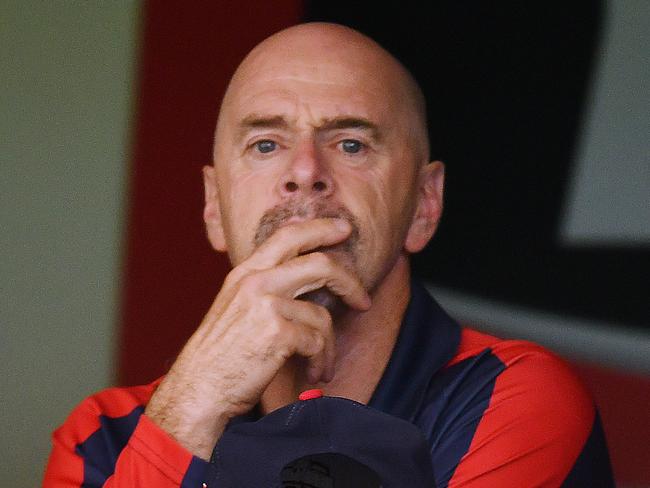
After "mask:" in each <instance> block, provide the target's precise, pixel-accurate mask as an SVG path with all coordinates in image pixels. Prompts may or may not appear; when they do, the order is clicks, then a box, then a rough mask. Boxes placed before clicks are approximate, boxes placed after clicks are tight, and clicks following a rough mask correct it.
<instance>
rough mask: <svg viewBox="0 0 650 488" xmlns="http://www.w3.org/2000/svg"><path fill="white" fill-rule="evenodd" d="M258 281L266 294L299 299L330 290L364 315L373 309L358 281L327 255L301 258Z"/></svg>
mask: <svg viewBox="0 0 650 488" xmlns="http://www.w3.org/2000/svg"><path fill="white" fill-rule="evenodd" d="M257 279H258V280H259V282H258V284H259V286H260V287H261V288H262V289H263V290H264V292H266V293H272V294H275V295H280V296H284V297H287V298H296V297H298V296H300V295H303V294H305V293H307V292H310V291H314V290H318V289H320V288H327V289H328V290H329V291H330V292H331V293H333V294H334V295H336V296H338V297H340V298H341V300H343V302H345V303H346V304H347V305H348V306H350V307H352V308H354V309H356V310H361V311H365V310H368V309H369V308H370V296H369V295H368V292H367V291H366V290H365V288H364V287H363V285H362V283H361V281H360V280H359V277H358V276H357V275H356V274H355V273H352V272H351V271H350V270H348V269H346V268H345V267H344V266H342V265H341V264H339V263H338V262H337V261H336V260H335V259H334V258H332V257H330V256H328V255H327V254H326V253H324V252H313V253H309V254H305V255H303V256H298V257H296V258H294V259H292V260H290V261H287V262H286V263H283V264H281V265H279V266H276V267H275V268H272V269H269V270H266V271H262V272H260V273H258V275H257Z"/></svg>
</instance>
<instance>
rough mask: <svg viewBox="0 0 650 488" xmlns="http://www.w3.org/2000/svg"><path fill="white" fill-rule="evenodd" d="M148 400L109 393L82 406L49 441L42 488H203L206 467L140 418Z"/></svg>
mask: <svg viewBox="0 0 650 488" xmlns="http://www.w3.org/2000/svg"><path fill="white" fill-rule="evenodd" d="M137 388H146V387H137ZM148 394H150V392H147V391H146V390H137V389H120V388H113V389H109V390H105V391H104V392H100V393H99V394H97V395H94V396H92V397H90V398H88V399H86V400H84V402H82V403H81V404H80V405H79V406H78V407H77V408H76V409H75V410H74V411H73V412H72V414H71V415H70V416H69V417H68V419H67V420H66V421H65V423H64V424H63V425H62V426H61V427H60V428H58V429H57V430H56V431H55V432H54V434H53V436H52V440H53V448H52V452H51V454H50V458H49V460H48V464H47V467H46V470H45V477H44V481H43V486H44V487H46V488H50V487H52V488H54V487H57V488H59V487H61V488H63V487H65V488H73V487H74V488H79V487H82V486H83V487H84V488H86V487H88V488H90V487H93V488H94V487H97V488H99V487H106V488H117V487H120V488H121V487H133V486H155V487H162V488H172V487H183V488H189V487H192V488H201V487H202V486H204V485H203V483H204V480H205V478H206V476H207V473H208V467H209V463H208V462H206V461H204V460H202V459H200V458H197V457H196V456H193V455H192V454H191V453H190V452H189V451H187V450H186V449H185V448H183V447H182V446H181V445H180V444H178V443H177V442H176V441H175V440H174V439H173V438H172V437H171V436H169V435H168V434H167V433H166V432H165V431H164V430H162V429H161V428H160V427H158V426H157V425H156V424H155V423H153V422H152V421H151V420H150V419H149V418H148V417H147V416H146V415H145V414H144V413H143V411H144V404H145V403H146V401H148ZM143 400H144V401H143Z"/></svg>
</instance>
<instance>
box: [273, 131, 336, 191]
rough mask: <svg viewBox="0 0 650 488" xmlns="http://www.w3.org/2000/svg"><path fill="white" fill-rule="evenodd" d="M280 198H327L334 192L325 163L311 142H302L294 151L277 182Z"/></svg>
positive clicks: (332, 182)
mask: <svg viewBox="0 0 650 488" xmlns="http://www.w3.org/2000/svg"><path fill="white" fill-rule="evenodd" d="M279 191H280V194H281V195H282V197H284V198H292V197H297V196H302V197H307V196H318V197H321V198H323V197H327V196H329V195H331V194H332V192H333V191H334V181H333V179H332V177H331V175H330V173H329V169H328V167H327V164H326V162H325V161H324V160H323V159H322V158H321V156H320V154H319V153H318V149H317V147H316V145H315V144H314V141H313V140H308V141H304V142H303V143H301V144H300V145H299V146H297V147H296V148H295V149H294V152H293V154H292V155H291V160H290V162H289V164H288V166H287V168H286V170H285V173H284V174H283V175H282V177H281V178H280V181H279Z"/></svg>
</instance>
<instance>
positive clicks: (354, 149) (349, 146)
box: [339, 139, 363, 154]
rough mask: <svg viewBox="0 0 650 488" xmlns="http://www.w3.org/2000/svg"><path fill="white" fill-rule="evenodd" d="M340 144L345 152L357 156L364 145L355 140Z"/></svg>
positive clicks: (345, 140) (347, 140)
mask: <svg viewBox="0 0 650 488" xmlns="http://www.w3.org/2000/svg"><path fill="white" fill-rule="evenodd" d="M339 144H341V149H343V152H346V153H348V154H356V153H358V152H359V151H361V150H362V149H363V143H362V142H359V141H357V140H355V139H344V140H342V141H341V142H340V143H339Z"/></svg>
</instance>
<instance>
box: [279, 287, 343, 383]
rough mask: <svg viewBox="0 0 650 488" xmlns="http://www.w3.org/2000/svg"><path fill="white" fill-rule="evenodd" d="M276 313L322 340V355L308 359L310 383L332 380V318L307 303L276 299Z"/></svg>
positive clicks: (320, 309)
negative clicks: (308, 329)
mask: <svg viewBox="0 0 650 488" xmlns="http://www.w3.org/2000/svg"><path fill="white" fill-rule="evenodd" d="M276 300H277V307H278V311H279V312H280V314H281V315H282V317H284V318H285V319H287V320H290V321H292V322H294V323H295V325H296V326H298V327H310V328H311V329H313V330H315V331H316V332H317V334H319V335H320V336H321V337H322V338H323V339H324V344H323V348H322V353H321V354H317V355H316V356H312V357H310V358H309V366H308V371H307V374H308V377H309V381H310V382H311V383H317V382H318V381H324V382H329V381H332V379H333V378H334V366H335V361H336V338H335V336H334V329H333V328H332V316H331V315H330V313H329V312H328V311H327V310H326V309H325V308H324V307H321V306H319V305H315V304H313V303H309V302H303V301H297V300H288V299H285V298H276Z"/></svg>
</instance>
